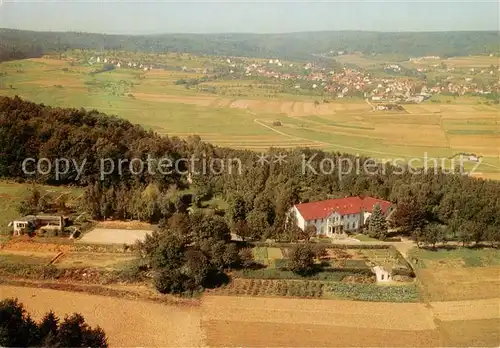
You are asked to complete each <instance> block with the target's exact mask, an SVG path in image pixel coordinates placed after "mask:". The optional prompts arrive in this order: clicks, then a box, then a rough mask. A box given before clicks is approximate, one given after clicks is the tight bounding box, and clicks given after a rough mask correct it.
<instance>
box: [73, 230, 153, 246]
mask: <svg viewBox="0 0 500 348" xmlns="http://www.w3.org/2000/svg"><path fill="white" fill-rule="evenodd" d="M151 233H152V231H151V230H125V229H107V228H95V229H93V230H92V231H90V232H88V233H86V234H84V235H83V237H82V238H81V239H79V240H78V241H77V243H85V244H127V245H132V244H135V243H136V242H137V241H143V240H144V239H145V238H146V235H148V234H151Z"/></svg>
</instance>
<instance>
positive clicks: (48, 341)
mask: <svg viewBox="0 0 500 348" xmlns="http://www.w3.org/2000/svg"><path fill="white" fill-rule="evenodd" d="M0 345H1V346H2V347H107V346H108V343H107V338H106V334H105V333H104V331H103V330H102V329H101V328H100V327H96V328H92V327H90V326H89V325H88V324H87V323H85V318H84V317H83V316H82V315H80V314H78V313H74V314H73V315H71V316H67V317H65V318H64V320H62V321H61V320H60V319H59V318H58V317H57V316H56V315H55V314H54V313H53V312H48V313H47V314H45V316H44V317H43V318H42V320H41V321H40V322H38V323H36V322H35V321H34V320H33V319H32V318H31V316H30V315H29V314H28V313H27V312H26V310H25V308H24V306H23V304H22V303H20V302H18V301H17V300H16V299H5V300H2V301H1V302H0Z"/></svg>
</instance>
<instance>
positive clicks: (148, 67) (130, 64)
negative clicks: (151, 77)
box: [87, 56, 153, 71]
mask: <svg viewBox="0 0 500 348" xmlns="http://www.w3.org/2000/svg"><path fill="white" fill-rule="evenodd" d="M87 63H88V64H90V65H93V64H101V63H102V64H112V65H114V66H115V68H121V67H128V68H131V69H141V70H144V71H149V70H153V65H151V64H146V63H144V64H143V63H137V62H132V61H131V62H126V63H125V62H122V61H120V60H117V59H112V58H110V59H108V58H104V57H103V58H101V57H99V56H98V57H93V56H92V57H90V58H89V60H88V61H87Z"/></svg>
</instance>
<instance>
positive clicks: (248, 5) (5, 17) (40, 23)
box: [0, 0, 500, 34]
mask: <svg viewBox="0 0 500 348" xmlns="http://www.w3.org/2000/svg"><path fill="white" fill-rule="evenodd" d="M0 3H1V5H0V27H3V28H15V29H26V30H37V31H84V32H97V33H109V34H159V33H285V32H301V31H323V30H365V31H454V30H497V31H498V30H500V20H499V16H500V5H499V2H498V1H490V0H476V1H457V0H444V1H423V0H412V1H409V0H407V1H393V0H387V1H379V0H377V1H373V0H356V1H348V0H344V1H336V0H331V1H324V0H318V1H317V0H310V1H306V0H296V1H285V0H274V1H262V0H254V1H241V0H225V1H208V0H205V1H190V0H184V1H169V0H165V1H160V0H157V1H139V0H137V1H124V0H87V1H76V0H64V1H63V0H60V1H50V0H31V1H26V0H24V1H23V0H0Z"/></svg>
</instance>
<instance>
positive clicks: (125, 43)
mask: <svg viewBox="0 0 500 348" xmlns="http://www.w3.org/2000/svg"><path fill="white" fill-rule="evenodd" d="M499 39H500V36H499V32H498V31H496V32H495V31H462V32H459V31H453V32H399V33H390V32H368V31H322V32H302V33H286V34H231V33H228V34H161V35H136V36H134V35H108V34H95V33H81V32H37V31H25V30H15V29H0V45H1V46H0V61H4V60H12V59H22V58H30V57H39V56H41V55H42V54H48V53H56V52H62V51H64V50H67V49H72V48H79V49H90V50H96V51H100V50H102V49H105V50H124V51H144V52H161V53H164V52H187V53H193V54H199V55H203V54H208V55H221V56H245V57H259V58H281V59H299V60H312V59H314V56H313V54H323V53H327V52H330V51H333V52H337V51H348V52H353V51H359V52H362V53H364V54H372V53H377V54H397V55H400V56H406V57H411V56H425V55H438V56H442V57H448V56H467V55H477V54H489V53H498V51H499V46H498V42H499Z"/></svg>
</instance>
